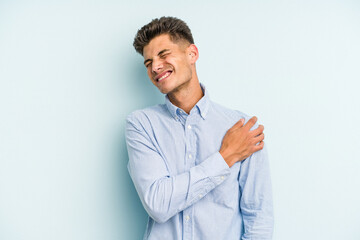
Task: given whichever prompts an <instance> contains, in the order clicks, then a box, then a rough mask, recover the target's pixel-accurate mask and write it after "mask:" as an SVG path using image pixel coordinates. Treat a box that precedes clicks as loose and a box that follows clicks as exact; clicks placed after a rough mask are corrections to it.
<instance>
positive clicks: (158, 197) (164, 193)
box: [143, 182, 176, 223]
mask: <svg viewBox="0 0 360 240" xmlns="http://www.w3.org/2000/svg"><path fill="white" fill-rule="evenodd" d="M169 190H170V189H168V188H167V187H166V184H165V182H162V184H154V185H152V186H151V187H150V188H149V189H148V191H147V194H145V196H144V199H143V205H144V208H145V210H146V212H147V213H148V214H149V216H150V217H151V218H152V219H154V221H155V222H157V223H164V222H166V221H168V220H169V219H170V218H171V217H172V216H173V215H175V213H176V211H175V212H174V211H172V210H171V207H170V203H171V194H169V193H170V192H171V190H170V191H169Z"/></svg>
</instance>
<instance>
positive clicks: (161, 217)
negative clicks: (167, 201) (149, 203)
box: [147, 210, 170, 223]
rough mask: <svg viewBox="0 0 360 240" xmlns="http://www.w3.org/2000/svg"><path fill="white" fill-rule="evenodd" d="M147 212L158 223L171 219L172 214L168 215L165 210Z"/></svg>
mask: <svg viewBox="0 0 360 240" xmlns="http://www.w3.org/2000/svg"><path fill="white" fill-rule="evenodd" d="M147 213H148V214H149V216H150V217H151V218H152V219H153V220H154V221H155V222H157V223H165V222H166V221H168V220H169V219H170V216H168V215H166V214H165V213H163V212H159V211H153V210H150V211H149V210H147Z"/></svg>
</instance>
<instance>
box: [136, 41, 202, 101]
mask: <svg viewBox="0 0 360 240" xmlns="http://www.w3.org/2000/svg"><path fill="white" fill-rule="evenodd" d="M189 45H190V44H188V43H186V42H183V41H180V42H179V43H174V42H173V41H171V39H170V36H169V35H168V34H162V35H159V36H157V37H155V38H154V39H152V40H151V41H150V42H149V44H148V45H146V46H145V47H144V50H143V56H144V60H145V61H144V64H145V67H146V69H147V74H148V76H149V78H150V80H151V81H152V83H153V84H154V85H155V86H156V87H157V88H158V89H159V90H160V92H162V93H164V94H168V93H172V92H175V91H177V90H179V88H180V87H181V86H183V85H185V84H186V83H188V82H190V80H191V78H192V73H193V72H192V63H194V61H193V60H192V58H191V56H192V54H191V47H190V46H191V45H190V46H189ZM193 48H194V47H193ZM195 48H196V47H195Z"/></svg>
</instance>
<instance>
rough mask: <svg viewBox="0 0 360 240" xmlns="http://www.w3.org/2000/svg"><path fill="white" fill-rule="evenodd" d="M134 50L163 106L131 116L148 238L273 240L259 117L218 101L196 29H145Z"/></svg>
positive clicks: (131, 147)
mask: <svg viewBox="0 0 360 240" xmlns="http://www.w3.org/2000/svg"><path fill="white" fill-rule="evenodd" d="M134 47H135V49H136V51H137V52H138V53H140V54H141V55H142V56H143V57H144V64H145V67H146V69H147V73H148V76H149V78H150V80H151V81H152V83H153V84H154V85H155V86H156V87H157V88H158V89H159V90H160V91H161V92H162V93H164V94H166V97H165V104H159V105H156V106H153V107H149V108H146V109H143V110H138V111H135V112H133V113H131V114H130V115H129V116H128V117H127V122H126V123H127V124H126V142H127V148H128V154H129V163H128V170H129V173H130V176H131V178H132V180H133V182H134V185H135V188H136V190H137V192H138V194H139V197H140V199H141V202H142V204H143V206H144V208H145V209H146V211H147V213H148V214H149V216H150V217H149V220H148V225H147V229H146V232H145V236H144V239H147V240H153V239H154V240H171V239H184V240H188V239H189V240H190V239H192V240H198V239H199V240H202V239H204V240H212V239H216V240H233V239H243V240H245V239H252V240H255V239H271V236H272V231H273V211H272V194H271V183H270V173H269V163H268V159H267V155H266V152H265V151H264V149H263V147H264V142H263V139H264V134H263V129H264V128H263V126H261V125H259V126H255V125H256V121H257V119H256V117H253V118H251V119H249V117H248V116H247V115H245V114H243V113H241V112H239V111H234V110H230V109H227V108H225V107H223V106H220V105H218V104H216V103H214V102H212V101H211V100H210V98H209V94H208V91H207V89H205V86H204V85H203V84H200V83H199V80H198V77H197V74H196V67H195V63H196V61H197V59H198V57H199V52H198V49H197V47H196V46H195V45H194V40H193V37H192V34H191V31H190V29H189V28H188V26H187V25H186V23H184V22H183V21H182V20H180V19H177V18H173V17H162V18H160V19H154V20H153V21H151V22H150V23H149V24H147V25H145V26H143V27H142V28H141V29H140V30H139V31H138V33H137V35H136V37H135V40H134Z"/></svg>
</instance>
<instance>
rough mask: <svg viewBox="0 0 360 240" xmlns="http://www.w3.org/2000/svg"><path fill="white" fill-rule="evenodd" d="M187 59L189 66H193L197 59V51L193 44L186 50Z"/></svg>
mask: <svg viewBox="0 0 360 240" xmlns="http://www.w3.org/2000/svg"><path fill="white" fill-rule="evenodd" d="M187 54H188V59H189V61H190V64H195V62H196V61H197V60H198V58H199V51H198V49H197V47H196V46H195V44H191V45H190V46H189V47H188V49H187Z"/></svg>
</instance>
